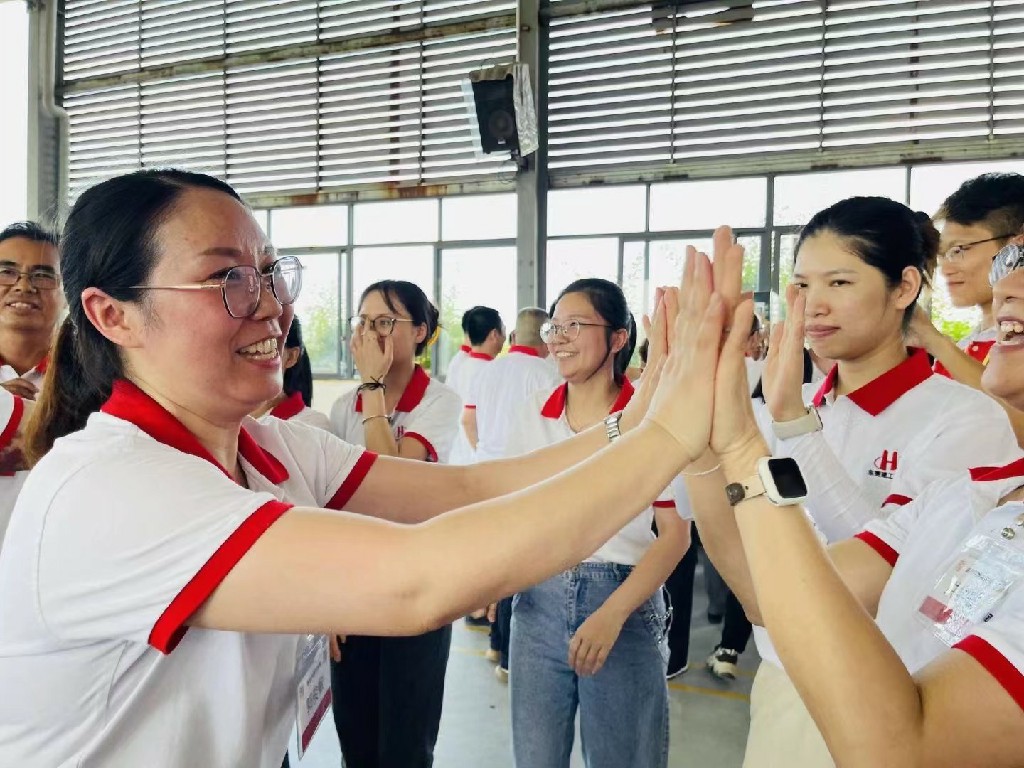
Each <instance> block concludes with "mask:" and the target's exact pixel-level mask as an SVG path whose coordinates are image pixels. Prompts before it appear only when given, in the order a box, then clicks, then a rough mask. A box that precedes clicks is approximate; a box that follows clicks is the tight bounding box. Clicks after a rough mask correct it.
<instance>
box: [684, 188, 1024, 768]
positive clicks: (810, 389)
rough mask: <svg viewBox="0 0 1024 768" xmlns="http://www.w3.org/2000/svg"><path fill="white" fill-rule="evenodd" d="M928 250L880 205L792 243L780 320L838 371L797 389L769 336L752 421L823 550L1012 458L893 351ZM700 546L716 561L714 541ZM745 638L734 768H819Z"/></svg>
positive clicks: (869, 200)
mask: <svg viewBox="0 0 1024 768" xmlns="http://www.w3.org/2000/svg"><path fill="white" fill-rule="evenodd" d="M937 246H938V235H937V232H936V231H935V229H934V227H933V226H932V224H931V221H930V220H929V219H928V217H927V216H925V215H924V214H915V213H914V212H913V211H911V210H910V209H909V208H907V207H906V206H904V205H902V204H901V203H897V202H894V201H892V200H888V199H886V198H879V197H856V198H849V199H847V200H843V201H840V202H839V203H836V204H835V205H833V206H831V207H829V208H827V209H825V210H823V211H820V212H819V213H817V214H815V215H814V216H813V217H812V218H811V220H810V221H809V222H808V224H807V225H806V226H805V227H804V229H803V231H802V233H801V236H800V240H799V242H798V244H797V251H796V260H795V265H794V272H793V280H792V283H791V285H790V287H789V290H788V296H787V298H788V301H789V305H790V317H793V316H798V317H802V318H803V319H804V321H805V323H804V330H805V331H806V337H807V339H808V341H809V342H810V345H811V348H812V349H813V350H814V351H815V352H817V353H818V354H820V355H822V356H824V357H826V358H829V359H832V360H836V361H837V364H836V366H835V367H834V368H833V370H832V371H831V373H830V374H829V376H828V377H826V379H825V381H824V382H823V384H822V385H821V386H820V387H817V388H816V387H814V386H813V385H804V384H802V381H803V367H804V366H803V344H802V343H800V344H796V343H793V344H790V345H786V346H783V345H782V342H781V339H780V338H779V337H778V332H776V334H774V335H775V336H776V338H775V339H774V340H773V343H772V345H771V346H770V347H769V357H768V362H767V364H766V367H765V374H764V394H765V402H766V407H763V408H760V409H757V412H758V418H759V420H760V422H761V424H762V431H763V432H764V433H765V435H766V438H767V439H768V442H769V444H770V445H771V446H772V449H773V450H774V451H775V452H776V454H777V455H780V456H791V457H793V458H795V459H796V460H797V461H798V462H799V463H800V466H801V468H802V469H803V472H804V476H805V477H806V478H807V484H808V489H809V493H810V495H809V498H808V500H807V505H806V506H807V510H808V512H809V514H810V515H811V516H812V518H813V520H814V522H815V524H816V525H817V527H818V528H819V530H820V531H821V533H822V536H823V538H824V539H825V540H826V541H838V540H842V539H845V538H848V537H850V536H852V535H854V534H855V533H857V532H858V531H860V530H861V529H862V528H863V527H864V526H865V525H866V524H867V523H868V522H870V521H871V520H874V519H875V518H878V517H883V516H887V515H889V514H891V513H892V511H893V510H895V509H898V508H899V507H900V506H902V505H905V504H907V503H909V502H910V501H912V500H913V499H914V498H915V497H916V496H917V495H918V494H919V493H920V492H921V490H923V488H924V487H925V486H926V485H927V484H928V483H930V482H932V481H933V480H937V479H941V478H944V477H949V476H952V475H955V474H958V473H961V472H963V471H964V470H965V469H967V468H968V467H970V466H972V465H979V464H1001V463H1004V462H1005V461H1007V460H1009V459H1010V458H1012V457H1013V456H1015V455H1016V454H1017V446H1016V439H1015V438H1014V435H1013V432H1012V430H1011V428H1010V425H1009V422H1008V420H1007V419H1006V415H1005V413H1004V412H1003V411H1002V409H1001V408H999V406H998V405H996V404H995V403H994V402H993V401H992V400H991V398H989V397H987V396H985V395H983V394H982V393H980V392H978V391H976V390H972V389H970V388H968V387H964V386H963V385H960V384H957V383H955V382H952V381H950V380H949V379H947V378H945V377H943V376H937V375H933V371H932V369H931V365H930V362H929V360H928V358H927V356H926V355H925V353H924V352H923V351H922V350H913V349H911V350H908V349H907V348H906V346H905V344H904V341H903V331H904V327H905V323H906V322H907V320H908V319H909V317H910V315H911V313H912V312H913V309H914V305H915V301H916V299H917V296H918V293H919V291H920V287H921V282H922V271H923V269H924V266H925V264H926V263H927V262H928V261H929V258H930V256H931V255H932V254H934V251H935V249H936V248H937ZM781 327H782V326H779V328H781ZM690 482H691V483H692V482H700V481H699V480H693V479H691V480H690ZM691 502H692V499H691ZM702 538H703V536H702ZM706 546H707V551H708V553H709V555H711V557H712V558H715V553H714V551H713V542H708V543H706ZM723 575H724V573H723ZM737 596H738V595H737ZM754 637H755V641H756V643H757V647H758V651H759V652H760V654H761V657H762V659H763V662H762V664H761V666H760V668H759V669H758V672H757V676H756V677H755V681H754V688H753V690H752V693H751V724H750V735H749V737H748V740H747V752H746V758H745V763H744V764H745V766H747V768H755V767H756V768H761V767H762V766H764V767H765V768H768V767H770V766H775V765H783V764H785V765H787V766H818V765H830V764H831V759H830V758H829V756H828V751H827V749H826V748H825V745H824V742H823V741H822V740H821V737H820V735H819V734H818V733H817V730H816V729H815V727H814V724H813V722H812V721H811V719H810V717H809V716H808V715H807V712H806V709H805V708H804V707H803V705H802V703H801V702H800V699H799V696H798V694H797V692H796V690H795V689H794V688H793V686H792V683H791V682H790V681H789V679H788V678H787V677H786V675H785V672H784V670H783V669H782V666H781V664H780V662H779V660H778V657H777V654H776V653H775V650H774V648H773V647H772V644H771V642H770V640H769V636H768V634H767V633H766V632H765V631H764V629H763V628H760V627H757V628H755V630H754Z"/></svg>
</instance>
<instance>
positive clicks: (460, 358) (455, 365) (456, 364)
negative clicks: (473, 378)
mask: <svg viewBox="0 0 1024 768" xmlns="http://www.w3.org/2000/svg"><path fill="white" fill-rule="evenodd" d="M472 351H473V348H472V347H471V346H469V344H463V345H461V346H460V347H459V351H458V352H456V353H455V354H454V355H453V356H452V359H451V360H449V361H448V368H447V369H446V370H445V372H444V382H445V384H449V383H450V382H451V380H452V378H458V376H459V368H461V367H462V365H463V363H465V362H466V359H467V358H468V357H469V353H470V352H472Z"/></svg>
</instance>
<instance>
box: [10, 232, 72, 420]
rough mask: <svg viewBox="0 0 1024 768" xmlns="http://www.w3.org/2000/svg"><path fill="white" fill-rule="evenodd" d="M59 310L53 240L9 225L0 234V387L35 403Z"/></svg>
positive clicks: (61, 305)
mask: <svg viewBox="0 0 1024 768" xmlns="http://www.w3.org/2000/svg"><path fill="white" fill-rule="evenodd" d="M63 308H64V294H63V293H62V292H61V290H60V260H59V256H58V254H57V236H56V235H55V234H54V233H52V232H50V231H48V230H47V229H45V228H43V227H41V226H40V225H39V224H36V223H35V222H31V221H22V222H18V223H15V224H11V225H10V226H8V227H7V228H6V229H4V230H3V231H2V232H0V386H2V387H3V388H4V389H6V390H8V391H9V392H11V393H12V394H15V395H17V396H19V397H22V398H26V399H28V400H34V399H35V397H36V395H37V394H38V392H39V388H40V387H41V386H42V382H43V375H44V374H45V373H46V360H47V355H48V354H49V352H50V345H51V344H52V343H53V336H54V333H55V331H56V329H57V321H58V320H59V318H60V315H61V312H62V310H63Z"/></svg>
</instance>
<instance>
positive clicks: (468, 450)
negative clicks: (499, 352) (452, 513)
mask: <svg viewBox="0 0 1024 768" xmlns="http://www.w3.org/2000/svg"><path fill="white" fill-rule="evenodd" d="M493 361H494V358H493V357H491V356H490V355H485V354H484V353H482V352H473V351H472V350H470V352H469V354H468V355H467V357H466V360H465V361H464V362H463V363H462V365H461V366H459V368H458V370H457V371H456V373H455V375H449V376H448V380H447V381H446V382H445V383H446V384H447V385H448V386H449V387H451V388H452V389H453V390H455V394H457V395H458V396H459V399H460V400H461V403H462V407H463V408H465V407H467V406H468V404H469V397H470V392H471V391H472V386H473V382H475V381H476V380H477V379H478V378H479V377H480V374H481V373H483V372H484V371H485V370H487V369H488V368H490V366H491V363H492V362H493ZM476 460H477V459H476V451H474V450H473V446H472V445H470V443H469V438H468V437H466V430H464V429H463V428H462V408H460V409H459V415H458V417H456V419H455V441H454V442H453V443H452V452H451V456H450V457H449V458H448V463H449V464H472V463H473V462H474V461H476Z"/></svg>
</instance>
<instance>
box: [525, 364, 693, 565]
mask: <svg viewBox="0 0 1024 768" xmlns="http://www.w3.org/2000/svg"><path fill="white" fill-rule="evenodd" d="M568 389H569V385H568V384H562V385H561V386H560V387H558V389H556V390H555V391H554V392H551V393H549V392H545V391H541V392H536V393H534V394H533V395H531V396H530V398H529V400H528V404H527V406H526V407H525V408H523V409H521V410H520V412H519V417H518V418H517V420H516V425H515V427H514V429H513V432H512V437H511V439H510V440H509V447H508V451H509V456H520V455H522V454H524V453H529V452H530V451H535V450H537V449H538V448H543V447H545V446H548V445H554V444H556V443H560V442H562V441H563V440H568V439H569V438H571V437H573V436H574V435H575V434H576V433H575V432H574V431H573V429H572V427H571V426H569V421H568V419H567V418H566V415H565V404H566V398H567V396H568ZM632 396H633V385H632V384H631V383H630V382H629V380H628V379H626V380H624V382H623V386H622V391H621V392H619V397H618V399H617V400H616V401H615V403H614V404H613V405H612V407H611V410H610V411H609V413H615V412H616V411H621V410H622V409H623V408H625V407H626V404H627V403H628V402H629V400H630V398H631V397H632ZM655 507H659V508H672V509H675V507H676V505H675V501H674V499H673V498H672V492H671V490H669V489H668V488H666V489H665V490H664V491H663V492H662V494H661V495H660V496H659V497H658V499H657V500H656V501H655V502H654V503H653V504H652V505H651V506H650V507H648V508H647V509H645V510H644V511H643V512H641V513H640V514H639V515H637V516H636V517H634V518H633V519H632V520H631V521H629V522H628V523H626V525H625V526H624V527H623V528H622V529H621V530H620V531H619V532H618V533H617V534H615V536H613V537H612V538H611V539H610V540H609V541H608V542H606V543H605V544H604V546H602V547H601V548H600V549H599V550H597V552H595V553H594V554H593V555H591V556H590V557H588V558H587V559H586V560H585V561H584V562H587V563H618V564H620V565H636V564H637V563H639V562H640V559H641V558H642V557H643V556H644V554H645V553H646V552H647V550H648V549H649V548H650V546H651V544H652V543H653V542H654V532H653V531H652V530H651V526H652V525H653V523H654V508H655Z"/></svg>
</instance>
